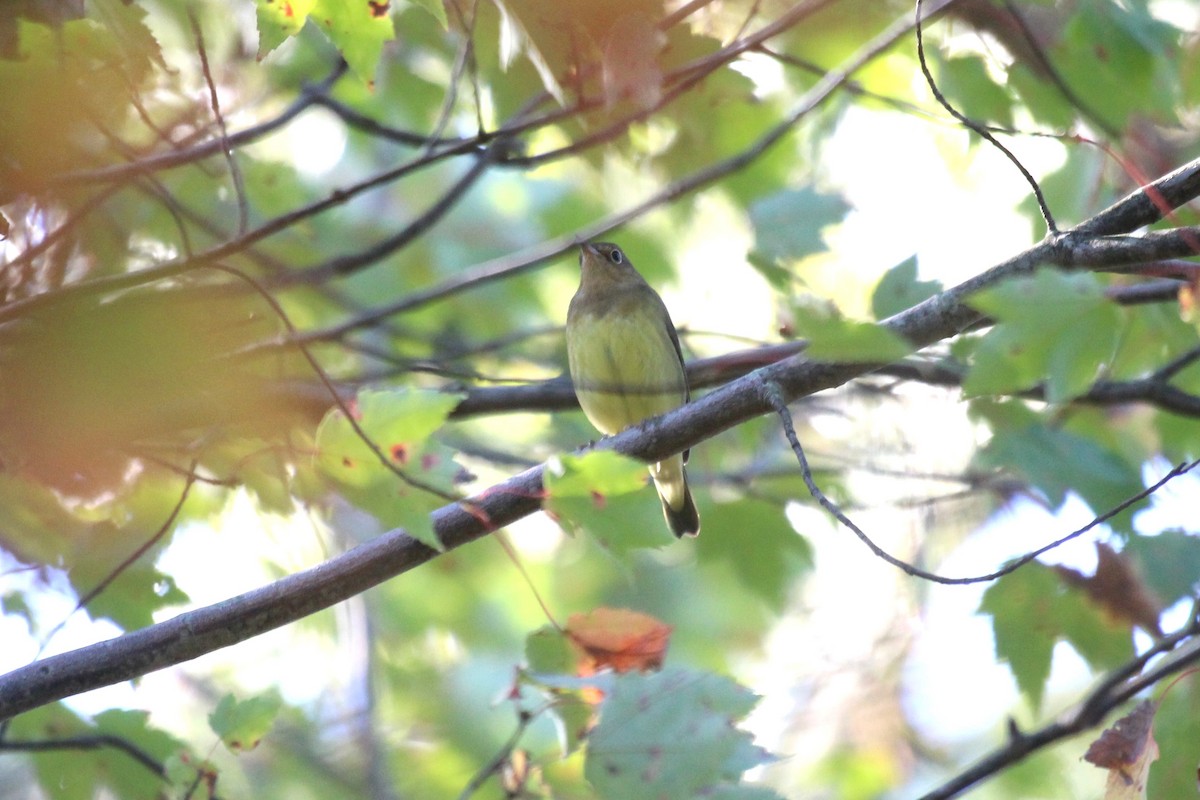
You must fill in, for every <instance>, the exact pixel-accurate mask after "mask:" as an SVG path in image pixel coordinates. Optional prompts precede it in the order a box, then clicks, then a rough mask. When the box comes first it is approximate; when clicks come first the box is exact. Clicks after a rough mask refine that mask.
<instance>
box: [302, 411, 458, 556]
mask: <svg viewBox="0 0 1200 800" xmlns="http://www.w3.org/2000/svg"><path fill="white" fill-rule="evenodd" d="M461 399H462V398H461V396H460V395H457V394H446V393H442V392H434V391H427V390H421V389H403V390H397V391H371V392H362V393H360V394H359V396H358V399H357V401H356V402H355V407H356V416H357V422H358V425H359V427H360V428H361V429H362V431H363V432H364V433H365V434H366V435H367V437H368V438H369V439H370V440H371V441H372V442H374V443H375V445H376V446H377V447H378V448H379V449H380V451H381V452H382V453H383V454H384V455H385V456H386V457H387V458H389V459H390V461H391V463H392V464H393V465H394V466H395V468H396V469H397V470H399V471H400V472H401V473H402V474H403V475H405V476H406V477H407V478H409V479H410V480H412V481H415V482H416V483H417V484H419V485H410V484H409V483H407V482H406V481H405V480H404V479H402V478H400V477H399V476H398V475H396V474H395V473H394V472H392V470H391V469H388V468H387V467H385V466H384V465H383V464H382V463H380V461H379V457H378V456H377V455H376V454H375V453H374V452H372V450H371V449H370V448H369V447H368V446H367V445H366V443H365V442H363V440H362V439H361V438H360V437H359V435H358V433H357V432H356V431H355V430H354V428H353V427H352V426H351V425H350V423H349V421H348V420H347V419H346V418H345V416H344V415H343V414H342V413H341V412H340V411H338V410H334V411H331V412H329V413H328V414H326V415H325V419H324V420H322V421H321V425H320V427H319V428H318V429H317V451H318V452H317V464H318V467H319V468H320V469H321V471H322V472H323V473H324V474H326V475H328V476H329V477H331V478H333V479H334V480H335V481H337V482H338V483H339V484H341V490H342V492H343V494H344V495H345V496H346V497H347V499H349V500H351V502H353V503H355V504H357V505H358V506H360V507H361V508H363V509H365V510H366V511H369V512H370V513H372V514H374V515H375V516H376V517H377V518H379V520H380V521H381V522H383V523H384V524H385V525H398V526H402V527H404V529H405V530H406V531H407V532H408V533H409V534H410V535H411V536H413V537H414V538H415V539H417V540H418V541H420V542H422V543H423V544H426V545H428V546H430V547H433V548H435V549H439V550H440V549H441V542H440V541H438V538H437V536H436V534H435V533H434V531H433V526H432V521H431V520H430V517H429V513H430V512H431V511H432V510H433V509H435V508H437V507H438V506H440V505H442V504H443V503H445V497H444V496H442V495H443V494H447V493H450V492H452V491H453V489H454V486H455V484H456V483H458V482H459V481H460V480H461V479H462V478H463V477H464V473H463V470H462V469H461V467H459V465H458V464H457V463H456V462H455V460H454V452H453V451H452V450H450V449H449V448H447V447H445V446H444V445H441V444H439V443H438V442H436V441H434V440H432V439H431V438H430V437H431V436H432V435H433V433H434V432H435V431H436V430H437V429H438V428H440V427H441V425H442V423H443V422H445V420H446V418H447V417H448V416H449V414H450V412H451V411H453V410H454V408H455V406H457V405H458V404H459V402H460V401H461ZM423 486H424V487H432V488H435V489H437V490H438V491H437V492H432V491H427V490H425V489H424V488H420V487H423ZM438 492H440V493H441V494H439V493H438Z"/></svg>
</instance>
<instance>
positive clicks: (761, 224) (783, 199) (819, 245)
mask: <svg viewBox="0 0 1200 800" xmlns="http://www.w3.org/2000/svg"><path fill="white" fill-rule="evenodd" d="M849 208H850V207H849V205H847V203H846V201H845V200H843V199H842V197H841V195H837V194H822V193H821V192H819V191H817V190H816V189H814V188H812V187H811V186H806V187H804V188H803V189H784V190H782V191H779V192H776V193H775V194H773V195H770V196H769V197H764V198H763V199H761V200H757V201H755V202H754V203H752V204H751V206H750V222H751V224H753V225H754V253H753V255H756V256H758V257H760V258H763V259H765V260H767V261H768V262H770V261H775V260H786V261H792V260H797V259H800V258H803V257H804V256H807V255H812V254H813V253H820V252H823V251H824V250H825V249H826V247H825V240H824V239H823V238H822V236H821V230H822V229H823V228H824V227H825V226H827V225H832V224H834V223H836V222H841V221H842V218H843V217H845V216H846V212H847V211H848V210H849Z"/></svg>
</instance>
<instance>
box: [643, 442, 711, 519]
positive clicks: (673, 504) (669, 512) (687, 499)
mask: <svg viewBox="0 0 1200 800" xmlns="http://www.w3.org/2000/svg"><path fill="white" fill-rule="evenodd" d="M650 471H651V474H652V475H653V476H654V486H655V488H656V489H658V497H659V499H660V500H662V507H663V516H664V517H666V518H667V527H669V528H670V529H671V533H673V534H675V535H676V536H678V537H684V536H698V535H699V534H700V513H699V512H698V511H696V501H695V500H693V499H692V490H691V489H689V488H688V483H687V471H686V470H685V469H684V467H683V459H682V458H681V457H679V456H676V457H675V458H673V459H668V460H667V461H660V462H659V463H657V464H655V465H654V466H653V467H651V469H650Z"/></svg>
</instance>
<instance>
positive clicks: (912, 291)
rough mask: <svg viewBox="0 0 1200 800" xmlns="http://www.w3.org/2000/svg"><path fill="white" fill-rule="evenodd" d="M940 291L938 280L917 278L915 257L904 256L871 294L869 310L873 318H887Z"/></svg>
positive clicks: (940, 285)
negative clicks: (920, 279)
mask: <svg viewBox="0 0 1200 800" xmlns="http://www.w3.org/2000/svg"><path fill="white" fill-rule="evenodd" d="M940 291H942V284H941V283H940V282H938V281H919V280H917V259H916V258H915V257H910V258H906V259H904V260H903V261H901V262H900V263H899V264H897V265H896V266H894V267H892V268H891V269H889V270H888V271H887V272H886V273H885V274H884V276H883V278H882V279H880V281H879V285H878V286H876V287H875V294H873V295H872V296H871V312H872V313H873V314H874V315H875V319H880V320H882V319H887V318H888V317H890V316H892V315H893V314H899V313H900V312H901V311H905V310H907V309H909V308H912V307H913V306H915V305H916V304H917V303H920V302H921V301H922V300H928V299H929V298H930V297H933V296H934V295H935V294H937V293H938V292H940Z"/></svg>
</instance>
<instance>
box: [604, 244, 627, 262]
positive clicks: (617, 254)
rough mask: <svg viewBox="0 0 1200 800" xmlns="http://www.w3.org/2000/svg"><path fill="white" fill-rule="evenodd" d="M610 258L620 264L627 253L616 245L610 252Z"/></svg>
mask: <svg viewBox="0 0 1200 800" xmlns="http://www.w3.org/2000/svg"><path fill="white" fill-rule="evenodd" d="M608 260H609V261H611V262H613V263H614V264H620V263H621V262H622V261H624V260H625V254H624V253H622V252H621V251H620V250H618V249H617V248H615V247H614V248H613V249H612V252H610V253H609V254H608Z"/></svg>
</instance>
